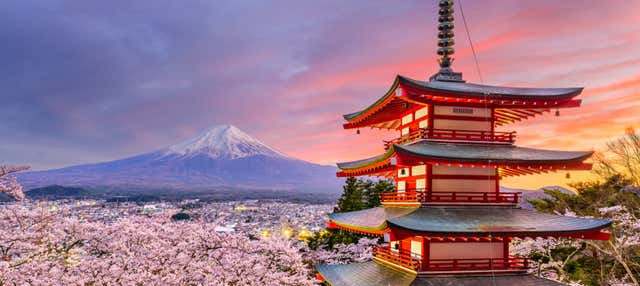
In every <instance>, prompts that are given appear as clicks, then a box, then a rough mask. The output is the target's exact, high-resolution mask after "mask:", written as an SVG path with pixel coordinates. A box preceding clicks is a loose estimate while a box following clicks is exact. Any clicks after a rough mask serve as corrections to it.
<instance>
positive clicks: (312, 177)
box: [18, 125, 342, 193]
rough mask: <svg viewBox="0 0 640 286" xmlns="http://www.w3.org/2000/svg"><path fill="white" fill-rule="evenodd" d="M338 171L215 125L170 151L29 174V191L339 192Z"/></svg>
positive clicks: (25, 175) (24, 180)
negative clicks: (71, 188) (103, 188)
mask: <svg viewBox="0 0 640 286" xmlns="http://www.w3.org/2000/svg"><path fill="white" fill-rule="evenodd" d="M336 171H337V169H336V168H335V167H332V166H323V165H318V164H314V163H310V162H306V161H303V160H299V159H295V158H291V157H289V156H287V155H286V154H284V153H282V152H279V151H277V150H275V149H273V148H271V147H269V146H268V145H266V144H264V143H262V142H260V141H259V140H257V139H255V138H253V137H252V136H250V135H248V134H247V133H245V132H243V131H242V130H240V129H239V128H237V127H235V126H233V125H218V126H213V127H211V128H209V129H207V130H206V131H204V132H202V133H200V134H198V135H197V136H195V137H194V138H191V139H188V140H185V141H183V142H181V143H178V144H175V145H171V146H169V147H166V148H163V149H160V150H157V151H154V152H150V153H146V154H142V155H138V156H134V157H130V158H125V159H121V160H115V161H110V162H103V163H96V164H86V165H77V166H71V167H66V168H61V169H54V170H47V171H36V172H26V173H22V174H19V175H18V179H20V180H21V182H22V183H23V184H24V185H25V187H27V188H37V187H44V186H49V185H54V184H57V185H63V186H81V187H87V186H88V187H93V186H109V187H121V188H122V187H124V188H126V187H132V188H163V189H189V190H193V189H211V188H216V187H223V186H224V187H234V188H246V189H265V190H267V189H268V190H274V189H283V190H299V191H322V192H336V193H337V192H340V190H341V189H340V185H341V183H342V180H339V179H338V178H336V177H335V172H336Z"/></svg>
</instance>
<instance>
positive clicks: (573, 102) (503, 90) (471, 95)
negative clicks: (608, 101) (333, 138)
mask: <svg viewBox="0 0 640 286" xmlns="http://www.w3.org/2000/svg"><path fill="white" fill-rule="evenodd" d="M581 92H582V88H519V87H502V86H489V85H480V84H472V83H466V82H464V81H462V80H459V81H440V80H431V81H428V82H425V81H419V80H414V79H410V78H407V77H404V76H400V75H398V76H397V77H396V79H395V81H394V83H393V85H392V86H391V88H390V89H389V91H388V92H387V93H386V94H385V95H384V96H383V97H381V98H380V99H378V100H377V101H376V102H375V103H373V104H372V105H370V106H369V107H367V108H365V109H363V110H361V111H358V112H354V113H350V114H346V115H344V116H343V117H344V119H345V120H346V121H347V123H345V124H344V125H343V126H344V128H347V129H349V128H362V127H376V128H385V129H397V128H399V127H401V126H402V125H403V124H402V119H401V117H400V116H399V115H402V114H404V113H405V112H406V111H407V110H414V111H415V110H419V109H421V108H427V110H425V113H428V114H431V115H433V117H440V118H443V119H452V118H453V117H452V116H453V115H438V114H437V112H435V110H434V109H433V108H434V106H464V107H467V108H474V107H475V108H480V109H487V110H488V111H489V112H490V113H491V114H490V115H491V116H490V117H489V118H490V119H491V120H492V122H493V124H492V125H493V126H500V125H504V124H508V123H512V122H515V121H520V120H522V119H526V118H529V117H534V116H536V115H540V114H542V113H544V112H548V111H550V110H551V109H560V108H570V107H578V106H580V103H581V100H579V99H574V97H576V96H578V95H579V94H580V93H581ZM429 111H431V112H429ZM458 119H459V118H458Z"/></svg>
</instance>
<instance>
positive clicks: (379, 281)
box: [316, 261, 416, 286]
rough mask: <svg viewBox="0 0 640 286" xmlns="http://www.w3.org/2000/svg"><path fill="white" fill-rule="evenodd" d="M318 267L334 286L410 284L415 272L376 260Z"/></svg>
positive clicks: (407, 285) (395, 285)
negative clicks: (385, 264)
mask: <svg viewBox="0 0 640 286" xmlns="http://www.w3.org/2000/svg"><path fill="white" fill-rule="evenodd" d="M316 269H318V272H319V273H320V275H321V276H322V278H323V279H324V281H326V282H327V283H329V285H332V286H388V285H393V286H409V285H411V282H413V280H414V279H415V278H416V275H415V274H409V273H406V272H404V271H399V270H396V269H393V268H390V267H387V266H384V265H382V264H379V263H377V262H374V261H369V262H364V263H353V264H337V265H326V264H325V265H317V266H316Z"/></svg>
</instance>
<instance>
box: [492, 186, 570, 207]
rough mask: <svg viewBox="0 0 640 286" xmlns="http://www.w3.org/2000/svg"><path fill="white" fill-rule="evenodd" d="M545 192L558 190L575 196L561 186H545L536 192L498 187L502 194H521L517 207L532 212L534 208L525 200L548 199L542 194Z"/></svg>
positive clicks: (547, 196)
mask: <svg viewBox="0 0 640 286" xmlns="http://www.w3.org/2000/svg"><path fill="white" fill-rule="evenodd" d="M545 190H558V191H561V192H563V193H565V194H575V193H574V192H572V191H571V190H568V189H566V188H563V187H561V186H546V187H542V188H539V189H537V190H524V189H511V188H507V187H500V191H502V192H522V199H521V200H520V203H519V204H518V205H519V206H521V207H522V208H525V209H530V210H533V209H534V208H533V205H531V203H529V202H527V200H540V199H544V198H550V197H549V195H547V194H545V193H544V191H545Z"/></svg>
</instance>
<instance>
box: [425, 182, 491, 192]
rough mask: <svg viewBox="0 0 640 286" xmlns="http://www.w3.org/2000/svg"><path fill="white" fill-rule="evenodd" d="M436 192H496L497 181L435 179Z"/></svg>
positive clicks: (434, 187) (434, 188) (434, 189)
mask: <svg viewBox="0 0 640 286" xmlns="http://www.w3.org/2000/svg"><path fill="white" fill-rule="evenodd" d="M432 184H433V188H432V190H433V191H434V192H480V193H489V192H495V190H496V181H495V180H486V181H485V180H459V179H433V181H432Z"/></svg>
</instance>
